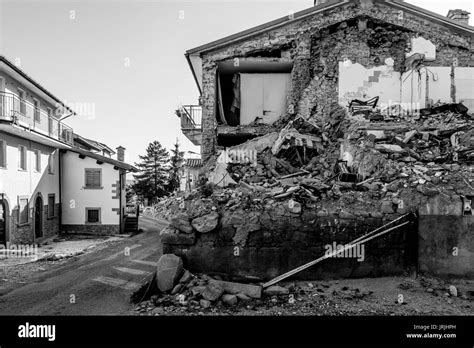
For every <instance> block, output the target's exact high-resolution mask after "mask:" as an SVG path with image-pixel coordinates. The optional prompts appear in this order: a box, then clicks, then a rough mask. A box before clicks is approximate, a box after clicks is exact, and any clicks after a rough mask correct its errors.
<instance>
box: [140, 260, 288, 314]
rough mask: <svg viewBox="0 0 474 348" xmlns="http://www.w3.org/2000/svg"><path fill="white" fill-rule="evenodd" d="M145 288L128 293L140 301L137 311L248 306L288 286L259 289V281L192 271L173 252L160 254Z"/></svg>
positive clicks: (285, 292)
mask: <svg viewBox="0 0 474 348" xmlns="http://www.w3.org/2000/svg"><path fill="white" fill-rule="evenodd" d="M146 288H147V291H146V292H145V293H144V292H143V289H142V290H140V291H139V292H137V293H136V294H134V295H132V301H133V302H140V303H141V304H140V305H139V307H138V311H139V312H144V311H147V310H149V309H152V308H155V307H160V308H167V307H168V308H169V309H170V311H176V310H177V309H185V310H186V311H188V312H189V311H191V312H192V311H197V312H199V311H202V310H206V309H209V310H210V308H211V307H212V306H227V307H233V306H236V305H238V304H240V305H244V306H249V305H250V307H251V306H252V302H254V304H260V303H261V299H262V297H275V296H286V297H288V295H289V294H290V289H291V287H290V289H289V288H288V287H282V286H278V285H275V286H270V287H268V288H266V289H263V288H262V286H261V285H254V284H244V283H236V282H230V281H224V280H222V278H221V277H219V276H217V275H216V276H213V277H210V276H208V275H206V274H196V275H194V274H192V273H191V272H189V271H188V270H185V269H184V268H183V262H182V260H181V258H180V257H178V256H176V255H174V254H165V255H163V256H161V258H160V260H159V261H158V263H157V269H156V273H155V277H154V278H153V280H152V283H150V284H147V285H146ZM144 299H147V300H146V301H143V300H144ZM255 301H258V302H256V303H255Z"/></svg>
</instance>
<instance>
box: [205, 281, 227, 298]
mask: <svg viewBox="0 0 474 348" xmlns="http://www.w3.org/2000/svg"><path fill="white" fill-rule="evenodd" d="M223 293H224V289H222V288H220V287H218V286H215V285H213V284H209V285H208V286H206V288H205V289H204V291H203V292H202V293H201V296H202V297H203V298H204V299H205V300H208V301H216V300H218V299H219V298H220V297H221V296H222V294H223Z"/></svg>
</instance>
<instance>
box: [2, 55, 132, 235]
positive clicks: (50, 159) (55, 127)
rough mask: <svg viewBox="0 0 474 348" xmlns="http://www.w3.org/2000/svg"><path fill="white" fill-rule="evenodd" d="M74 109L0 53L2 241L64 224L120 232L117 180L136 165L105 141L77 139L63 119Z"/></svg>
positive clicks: (69, 227)
mask: <svg viewBox="0 0 474 348" xmlns="http://www.w3.org/2000/svg"><path fill="white" fill-rule="evenodd" d="M74 114H75V113H74V111H73V110H71V109H70V108H69V107H68V106H67V105H64V104H63V103H62V102H61V101H60V99H58V98H57V97H55V96H54V95H53V94H51V93H50V92H49V91H48V90H46V89H45V88H44V87H43V86H41V85H40V84H39V83H38V82H36V81H35V80H33V79H32V78H31V77H30V76H28V75H27V74H26V73H25V72H23V71H22V70H21V69H19V68H18V67H17V66H15V65H14V64H13V63H12V62H10V61H9V60H7V59H6V58H4V57H1V56H0V243H1V244H6V243H12V244H21V243H37V242H41V241H43V240H45V239H46V238H49V237H51V236H54V235H56V234H58V233H60V232H62V231H65V232H68V231H69V232H77V231H81V232H83V233H120V232H121V231H123V225H124V224H123V219H124V211H125V209H124V207H125V190H124V185H123V184H122V183H124V182H125V175H126V172H127V171H130V170H133V167H132V166H130V165H128V164H126V163H124V162H123V160H124V159H123V152H122V153H121V155H122V158H118V159H113V158H112V155H114V154H115V152H114V151H113V150H112V149H110V148H109V147H108V146H106V145H105V144H102V143H99V142H95V141H91V140H89V141H90V143H91V145H90V147H87V146H86V145H84V144H83V143H81V140H82V139H85V138H82V137H80V136H78V135H75V134H74V133H73V130H72V129H71V128H70V127H69V126H67V125H66V124H64V122H63V121H62V119H63V118H64V117H67V116H69V115H74ZM119 159H120V160H119ZM97 173H99V174H97ZM97 182H98V183H99V185H96V183H97ZM94 185H95V186H94ZM72 202H74V203H75V204H76V207H77V209H74V210H72V209H73V208H71V207H73V206H74V204H73V203H72ZM94 209H95V210H94ZM78 226H80V227H78ZM111 226H113V227H111Z"/></svg>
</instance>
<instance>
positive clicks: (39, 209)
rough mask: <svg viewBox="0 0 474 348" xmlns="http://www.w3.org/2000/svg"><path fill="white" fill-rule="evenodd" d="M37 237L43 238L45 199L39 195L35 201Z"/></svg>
mask: <svg viewBox="0 0 474 348" xmlns="http://www.w3.org/2000/svg"><path fill="white" fill-rule="evenodd" d="M35 237H36V238H41V237H43V199H42V198H41V196H39V195H38V196H37V197H36V200H35Z"/></svg>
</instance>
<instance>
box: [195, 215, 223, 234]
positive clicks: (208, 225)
mask: <svg viewBox="0 0 474 348" xmlns="http://www.w3.org/2000/svg"><path fill="white" fill-rule="evenodd" d="M218 224H219V213H217V212H212V213H210V214H206V215H203V216H200V217H198V218H196V219H194V220H192V222H191V225H192V226H193V227H194V229H195V230H196V231H197V232H199V233H209V232H211V231H213V230H214V229H215V228H216V227H217V225H218Z"/></svg>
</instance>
